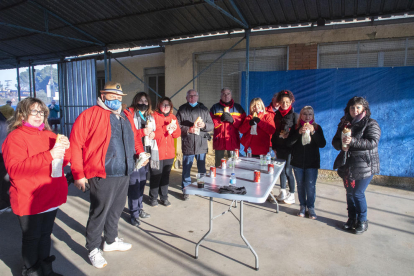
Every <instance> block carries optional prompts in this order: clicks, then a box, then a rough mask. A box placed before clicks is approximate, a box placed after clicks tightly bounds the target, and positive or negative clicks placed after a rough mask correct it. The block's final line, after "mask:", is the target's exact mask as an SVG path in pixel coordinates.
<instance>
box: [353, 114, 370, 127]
mask: <svg viewBox="0 0 414 276" xmlns="http://www.w3.org/2000/svg"><path fill="white" fill-rule="evenodd" d="M366 114H367V113H366V111H364V112H362V113H361V114H359V115H357V116H355V117H354V118H353V119H352V122H351V124H352V125H353V124H356V123H358V122H359V121H361V120H362V119H363V118H364V117H365V115H366Z"/></svg>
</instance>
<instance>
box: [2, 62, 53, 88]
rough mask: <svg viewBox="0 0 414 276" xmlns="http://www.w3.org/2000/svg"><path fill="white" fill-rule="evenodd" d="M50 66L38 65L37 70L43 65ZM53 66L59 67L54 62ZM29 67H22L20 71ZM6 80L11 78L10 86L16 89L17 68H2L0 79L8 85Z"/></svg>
mask: <svg viewBox="0 0 414 276" xmlns="http://www.w3.org/2000/svg"><path fill="white" fill-rule="evenodd" d="M45 66H48V65H37V66H35V69H36V70H40V69H42V68H43V67H45ZM53 68H57V65H56V64H53ZM26 69H27V67H22V68H20V69H19V70H20V72H23V71H25V70H26ZM6 80H11V82H10V83H9V85H10V86H9V88H10V89H16V84H17V70H16V68H15V69H6V70H0V81H1V83H2V84H3V85H6Z"/></svg>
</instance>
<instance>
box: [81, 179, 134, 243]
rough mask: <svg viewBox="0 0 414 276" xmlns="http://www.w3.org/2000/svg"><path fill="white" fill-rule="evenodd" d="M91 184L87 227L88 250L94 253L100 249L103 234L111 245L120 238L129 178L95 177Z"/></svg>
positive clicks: (90, 180) (90, 181)
mask: <svg viewBox="0 0 414 276" xmlns="http://www.w3.org/2000/svg"><path fill="white" fill-rule="evenodd" d="M89 183H90V186H91V191H90V201H91V206H90V209H89V218H88V223H87V225H86V249H88V250H89V251H92V250H94V249H95V248H99V247H100V245H101V242H102V239H101V236H102V232H104V239H105V241H106V242H107V243H109V244H111V243H113V242H114V241H115V238H116V237H118V222H119V218H120V217H121V214H122V211H123V209H124V206H125V203H126V198H127V193H128V186H129V176H121V177H107V178H106V179H104V178H100V177H94V178H91V179H89Z"/></svg>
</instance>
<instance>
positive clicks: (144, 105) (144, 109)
mask: <svg viewBox="0 0 414 276" xmlns="http://www.w3.org/2000/svg"><path fill="white" fill-rule="evenodd" d="M137 107H138V110H139V111H147V110H148V105H147V104H137Z"/></svg>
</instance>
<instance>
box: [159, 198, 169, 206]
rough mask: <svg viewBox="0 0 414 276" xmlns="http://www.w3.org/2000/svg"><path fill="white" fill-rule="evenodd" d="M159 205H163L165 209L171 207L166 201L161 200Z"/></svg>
mask: <svg viewBox="0 0 414 276" xmlns="http://www.w3.org/2000/svg"><path fill="white" fill-rule="evenodd" d="M161 204H162V205H164V206H165V207H170V206H171V202H169V201H168V199H166V200H161Z"/></svg>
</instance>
